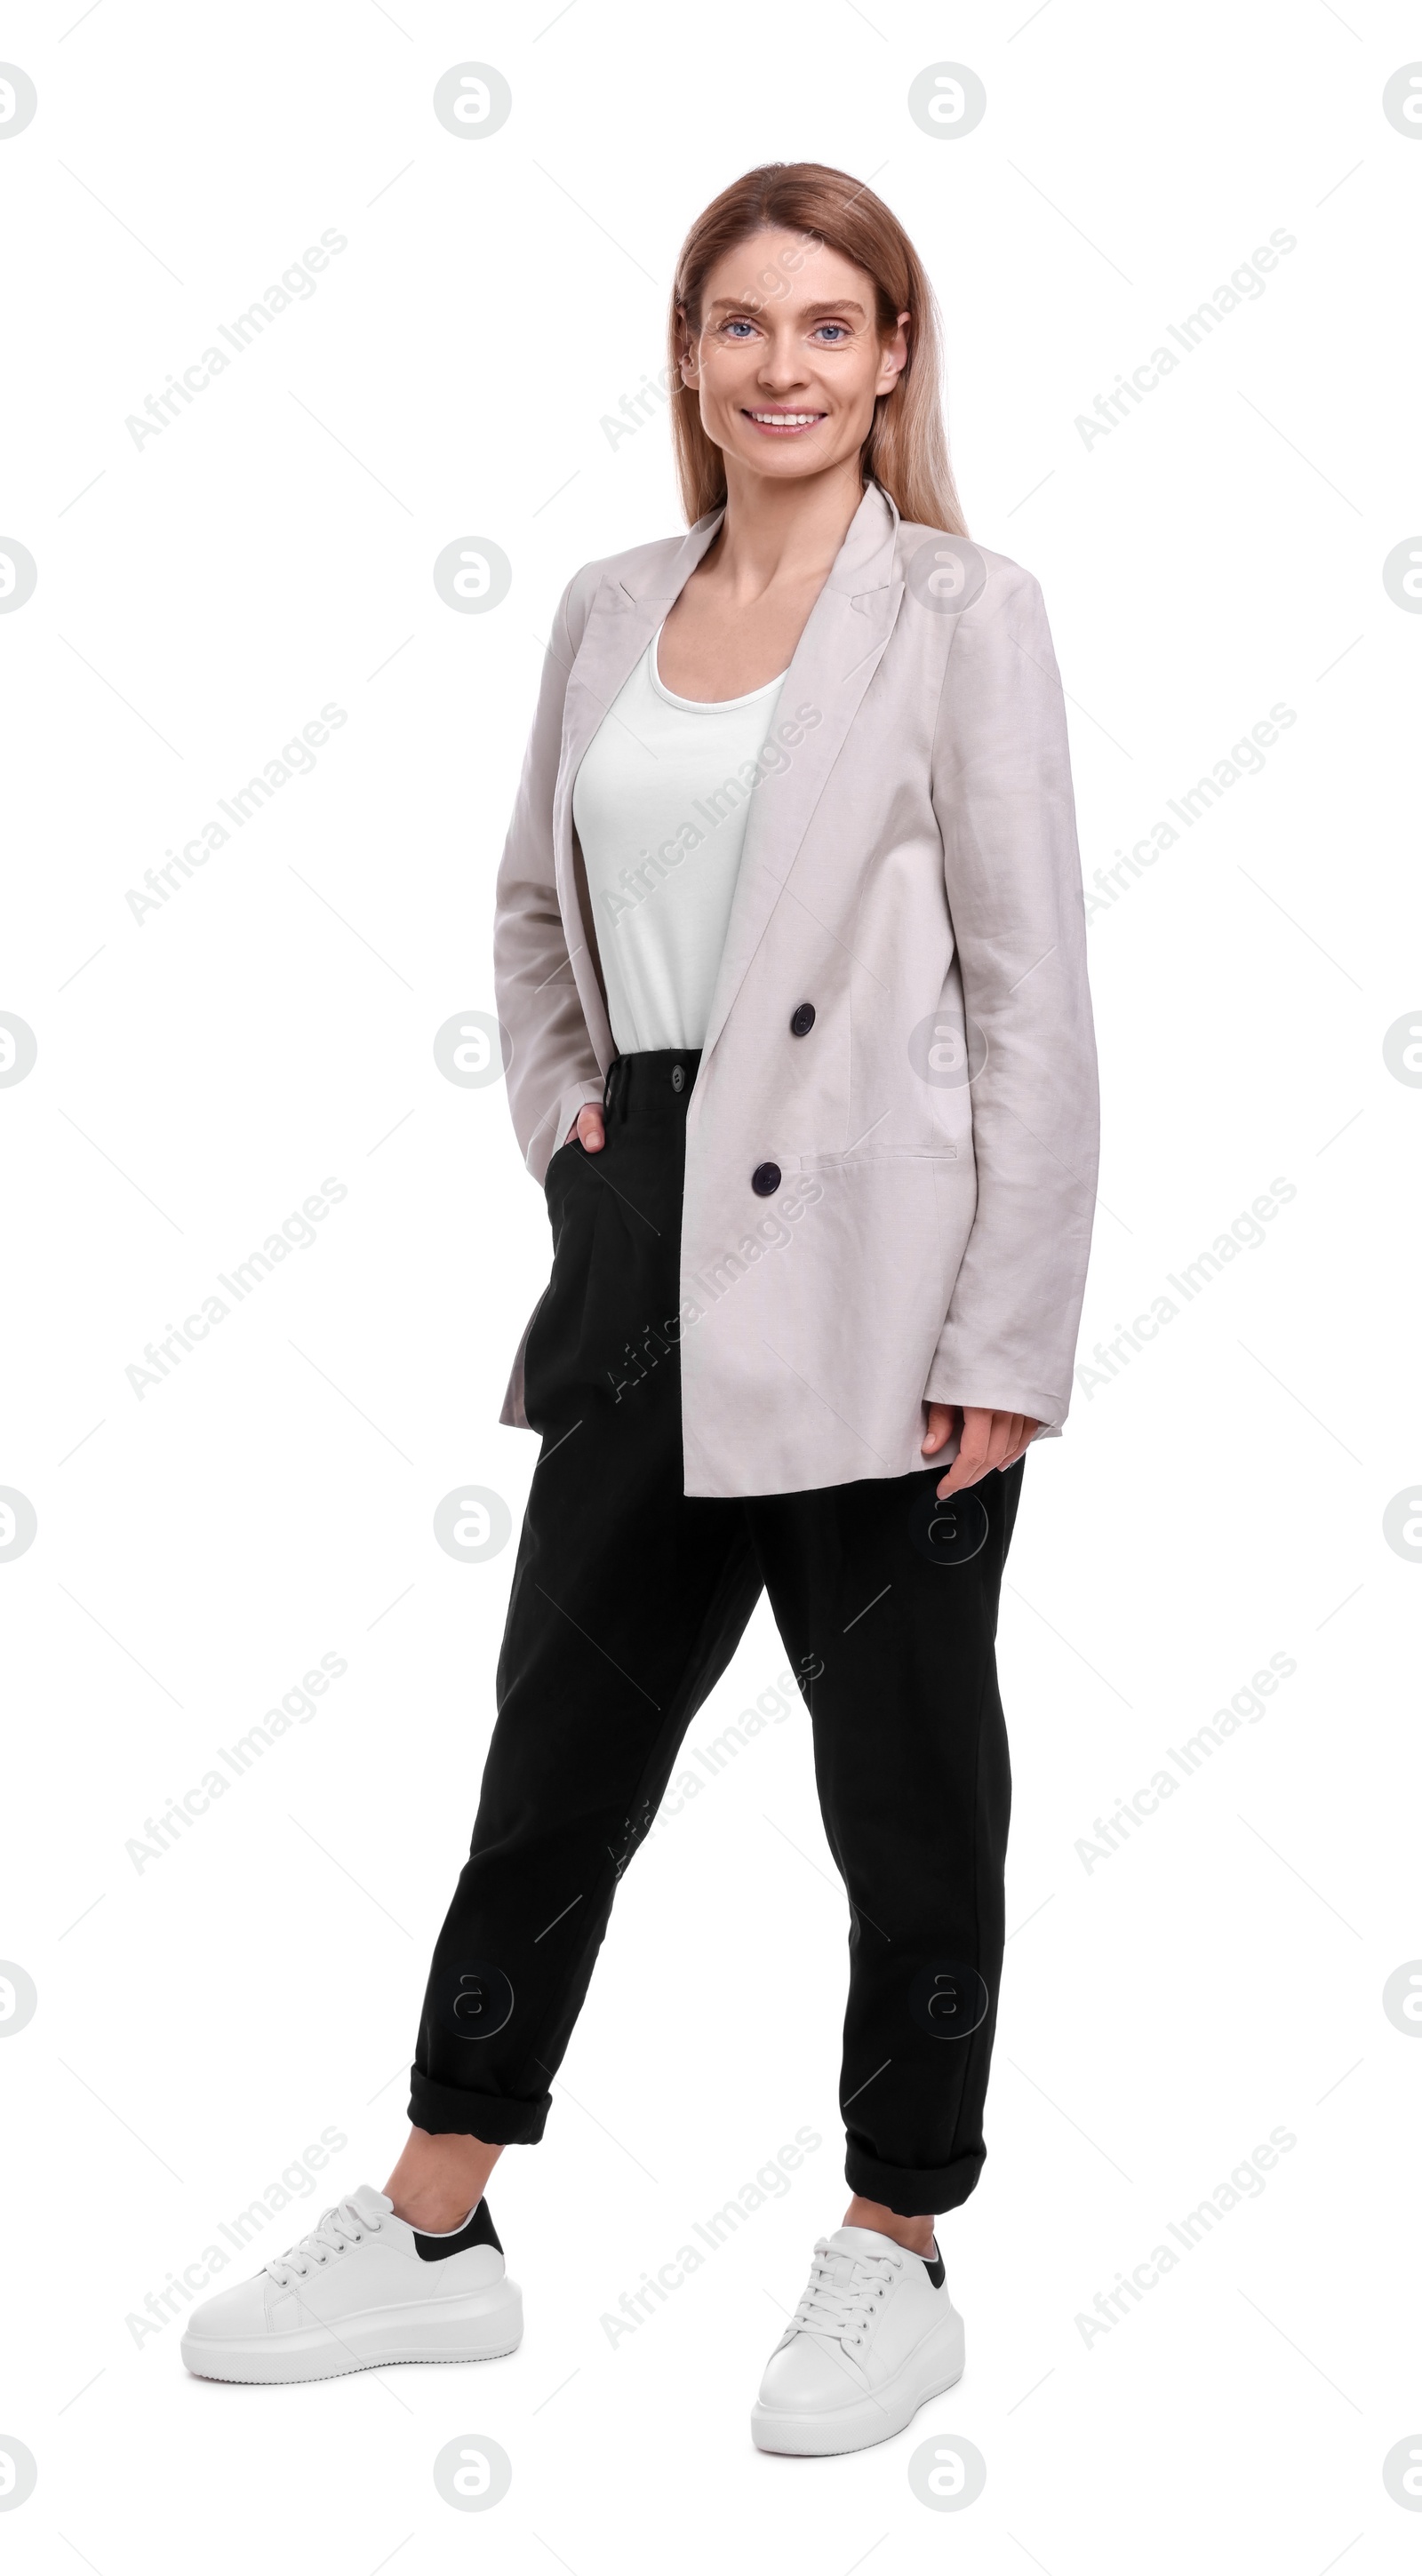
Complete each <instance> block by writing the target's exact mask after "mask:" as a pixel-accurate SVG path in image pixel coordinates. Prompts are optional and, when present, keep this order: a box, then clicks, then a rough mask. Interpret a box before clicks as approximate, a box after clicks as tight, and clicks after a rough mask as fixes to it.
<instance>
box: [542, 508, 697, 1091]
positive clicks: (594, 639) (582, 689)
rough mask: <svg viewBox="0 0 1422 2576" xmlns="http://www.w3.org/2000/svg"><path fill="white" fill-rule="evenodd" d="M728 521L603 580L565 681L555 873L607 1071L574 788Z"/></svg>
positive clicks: (610, 1050) (604, 1020) (611, 1050)
mask: <svg viewBox="0 0 1422 2576" xmlns="http://www.w3.org/2000/svg"><path fill="white" fill-rule="evenodd" d="M724 515H725V514H724V512H723V511H722V510H713V511H711V512H710V513H709V514H708V516H707V517H706V518H704V519H698V520H697V522H696V524H695V526H694V527H692V528H689V529H688V530H687V532H686V535H685V536H684V537H678V538H673V539H671V540H670V541H669V542H668V543H667V544H666V545H664V546H659V547H657V548H656V549H655V551H654V553H653V554H652V557H651V560H650V562H648V563H645V564H642V565H639V566H637V567H636V568H635V569H634V570H632V571H629V572H627V573H622V574H619V573H615V572H608V573H605V574H604V575H603V578H602V581H601V582H600V584H599V586H598V589H597V592H596V594H595V596H594V599H593V604H592V607H591V609H590V610H589V612H588V622H587V625H586V627H585V628H584V630H583V640H582V642H581V644H580V645H579V647H578V650H577V653H576V655H575V656H574V659H573V666H572V669H571V671H570V672H569V674H568V687H567V692H566V695H565V698H564V702H563V740H562V750H561V753H560V756H559V761H558V779H557V785H556V787H555V789H554V796H553V852H554V872H555V878H556V883H557V888H558V901H559V908H560V910H561V913H562V918H563V927H564V934H565V936H566V938H567V942H568V954H569V958H570V960H571V963H572V969H573V978H574V981H575V983H576V984H577V988H578V996H579V999H580V1001H581V1002H582V1006H583V1016H584V1018H585V1020H586V1022H587V1026H588V1033H589V1035H590V1036H591V1038H592V1040H593V1045H594V1048H595V1050H596V1052H597V1056H598V1060H599V1062H600V1063H601V1064H602V1065H603V1066H604V1067H606V1066H607V1065H608V1064H610V1063H611V1061H612V1058H613V1056H614V1055H615V1054H616V1052H617V1050H616V1046H615V1044H614V1041H613V1036H612V1031H611V1028H610V1027H609V1025H608V1017H607V1004H606V1002H605V1000H604V999H603V993H602V987H601V984H600V982H599V978H598V969H597V958H596V951H595V949H594V947H593V944H592V941H591V939H590V937H589V932H588V922H587V917H586V915H585V913H584V910H583V905H582V899H581V894H580V890H579V886H578V871H577V868H576V866H575V864H574V831H573V781H574V780H575V778H576V777H577V774H578V768H579V764H580V763H581V761H582V757H583V754H584V752H585V751H586V750H587V747H588V745H589V743H590V742H591V741H592V738H593V735H594V734H595V733H596V731H597V729H598V726H599V725H600V724H601V722H602V720H603V717H604V716H605V715H606V714H607V711H608V708H609V707H610V706H611V705H612V702H613V700H614V698H615V697H616V696H617V693H618V691H619V689H620V688H621V687H622V686H623V683H624V682H625V681H626V680H628V679H630V678H631V676H632V673H633V671H634V670H635V669H636V667H637V663H638V660H639V659H640V657H641V655H642V654H643V653H645V651H646V649H647V646H648V645H649V643H650V642H651V640H652V637H653V636H654V635H655V634H656V632H657V629H658V627H659V626H660V625H661V624H662V623H663V620H664V619H665V617H666V615H667V612H668V610H669V609H670V607H671V605H672V602H673V601H674V600H675V599H677V598H679V597H680V595H681V592H682V590H683V589H684V587H685V585H686V583H687V582H688V580H689V579H690V577H691V575H692V573H693V572H694V570H695V568H696V566H697V564H698V563H699V562H700V561H701V558H702V556H703V555H704V553H705V552H706V549H707V547H708V546H709V545H710V543H711V540H712V538H713V537H714V536H715V534H716V531H717V529H718V528H719V526H720V524H721V520H722V518H723V516H724Z"/></svg>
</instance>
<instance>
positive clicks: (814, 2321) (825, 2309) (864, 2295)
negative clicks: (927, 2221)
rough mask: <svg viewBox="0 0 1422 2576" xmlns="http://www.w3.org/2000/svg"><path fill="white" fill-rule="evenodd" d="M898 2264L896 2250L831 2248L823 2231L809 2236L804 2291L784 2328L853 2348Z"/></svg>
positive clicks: (787, 2337)
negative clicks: (811, 2253) (809, 2261)
mask: <svg viewBox="0 0 1422 2576" xmlns="http://www.w3.org/2000/svg"><path fill="white" fill-rule="evenodd" d="M903 2268H904V2258H903V2256H902V2254H853V2255H850V2254H846V2253H844V2252H843V2251H842V2250H839V2251H835V2252H833V2253H832V2252H831V2250H830V2244H829V2239H828V2237H825V2236H821V2237H818V2238H817V2239H816V2241H815V2255H814V2262H813V2264H812V2265H811V2268H810V2278H809V2282H808V2285H807V2287H806V2290H805V2294H804V2296H803V2298H802V2299H801V2301H800V2304H799V2306H798V2308H797V2309H796V2311H795V2314H794V2316H793V2317H792V2318H791V2320H790V2323H789V2325H788V2326H787V2328H786V2330H785V2335H784V2341H785V2342H786V2343H788V2342H789V2341H790V2338H791V2336H792V2335H797V2334H809V2335H816V2336H818V2337H819V2338H820V2339H821V2340H822V2341H823V2342H826V2343H838V2344H840V2345H842V2346H843V2348H844V2350H845V2351H846V2352H857V2351H858V2350H859V2348H860V2346H861V2345H862V2344H863V2342H864V2338H865V2336H866V2334H867V2333H868V2331H869V2328H870V2326H871V2324H872V2323H873V2321H874V2318H875V2316H876V2314H877V2312H878V2306H879V2301H880V2300H881V2299H882V2298H884V2297H885V2295H886V2294H887V2292H888V2291H889V2290H890V2289H891V2288H892V2287H893V2284H894V2282H895V2281H896V2280H897V2279H898V2277H899V2274H900V2273H901V2272H902V2270H903Z"/></svg>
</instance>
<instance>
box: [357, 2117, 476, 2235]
mask: <svg viewBox="0 0 1422 2576" xmlns="http://www.w3.org/2000/svg"><path fill="white" fill-rule="evenodd" d="M499 2154H500V2149H499V2148H498V2147H495V2146H487V2145H486V2144H485V2143H484V2141H483V2139H482V2138H473V2137H467V2136H464V2135H461V2134H459V2133H457V2132H440V2133H439V2134H438V2135H432V2134H431V2133H430V2132H429V2131H427V2130H425V2129H412V2130H411V2131H410V2135H409V2138H408V2139H407V2141H406V2144H405V2149H404V2153H403V2154H402V2155H401V2157H400V2160H399V2162H398V2164H397V2165H396V2167H395V2169H394V2172H393V2173H392V2174H391V2175H390V2178H389V2180H388V2182H387V2183H386V2185H385V2189H386V2191H387V2193H388V2194H389V2197H390V2200H391V2203H392V2205H393V2207H394V2211H395V2215H396V2217H397V2218H403V2219H404V2221H405V2224H406V2226H407V2227H418V2228H421V2229H423V2230H424V2231H425V2233H426V2234H428V2235H431V2236H447V2235H448V2234H449V2232H450V2230H451V2228H455V2227H458V2226H459V2225H460V2224H461V2222H462V2221H463V2220H464V2219H466V2218H467V2217H468V2216H469V2213H470V2211H471V2210H472V2209H475V2208H477V2206H478V2204H479V2202H480V2201H481V2200H482V2199H483V2196H484V2191H485V2188H486V2186H487V2184H488V2180H489V2176H490V2174H491V2173H492V2171H493V2169H494V2166H495V2165H496V2163H497V2162H498V2159H499Z"/></svg>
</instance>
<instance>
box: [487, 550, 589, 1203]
mask: <svg viewBox="0 0 1422 2576" xmlns="http://www.w3.org/2000/svg"><path fill="white" fill-rule="evenodd" d="M590 569H595V568H591V567H585V569H584V572H582V573H575V574H574V576H573V579H572V580H571V581H570V582H569V584H568V587H567V589H566V590H565V591H564V593H563V596H562V598H561V599H560V600H559V602H558V609H557V614H556V616H555V617H554V620H553V631H552V634H551V636H550V639H549V644H548V651H547V653H546V655H545V657H544V663H543V678H542V682H541V684H540V687H539V692H538V706H537V709H536V711H535V714H534V719H533V730H532V732H531V734H530V735H529V740H528V749H527V751H526V753H525V755H524V763H523V772H522V776H521V777H520V780H519V787H518V794H517V797H516V798H515V801H514V809H513V816H512V819H511V821H510V824H509V830H508V838H507V840H506V841H505V843H504V851H503V857H502V858H501V860H500V862H499V871H498V877H497V881H496V889H495V909H494V994H495V999H496V1002H497V1005H498V1013H499V1019H500V1022H501V1024H502V1026H503V1029H504V1032H505V1036H506V1039H507V1050H506V1051H507V1054H508V1063H507V1066H506V1068H505V1075H506V1082H507V1088H508V1096H509V1110H510V1114H511V1115H512V1118H513V1123H514V1133H515V1135H516V1136H517V1138H518V1141H519V1145H520V1147H521V1149H522V1152H523V1158H524V1161H525V1162H526V1164H527V1165H528V1168H529V1170H530V1171H531V1172H532V1174H533V1176H534V1178H535V1180H539V1181H541V1180H542V1178H543V1175H544V1173H545V1172H546V1170H547V1168H548V1165H549V1163H550V1161H551V1160H552V1157H553V1155H554V1154H555V1153H556V1151H557V1149H558V1147H559V1146H560V1145H561V1144H562V1142H563V1139H564V1137H565V1136H566V1134H567V1132H568V1129H569V1127H570V1126H571V1125H572V1123H573V1120H574V1119H575V1118H576V1116H577V1114H578V1111H579V1110H580V1109H581V1108H583V1107H585V1106H586V1104H587V1103H588V1102H589V1101H592V1100H598V1101H600V1100H601V1099H602V1096H603V1075H602V1071H601V1069H600V1067H599V1065H598V1060H597V1057H596V1054H595V1053H594V1051H593V1045H592V1040H591V1038H590V1037H589V1035H588V1027H587V1022H586V1020H585V1019H584V1017H583V1006H582V1002H581V1000H580V998H579V995H578V988H577V985H576V984H575V982H574V980H573V970H572V965H571V962H570V960H569V956H568V943H567V940H566V938H565V936H564V932H563V919H562V913H561V911H560V909H559V903H558V888H557V883H556V880H555V874H554V860H553V798H554V790H555V788H556V786H557V781H558V761H559V754H560V751H561V747H562V739H563V701H564V697H565V695H566V692H567V686H568V673H569V671H570V670H571V668H572V664H573V656H574V653H575V651H576V649H577V639H579V638H580V636H581V630H582V627H583V626H584V625H585V623H586V621H587V610H588V593H589V583H588V580H587V572H588V571H589V570H590Z"/></svg>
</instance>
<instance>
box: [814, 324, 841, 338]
mask: <svg viewBox="0 0 1422 2576" xmlns="http://www.w3.org/2000/svg"><path fill="white" fill-rule="evenodd" d="M818 327H819V329H820V330H821V331H838V333H839V335H840V338H841V339H844V340H847V339H848V337H849V330H848V326H847V325H846V324H845V323H843V322H821V323H820V324H819V326H818Z"/></svg>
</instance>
